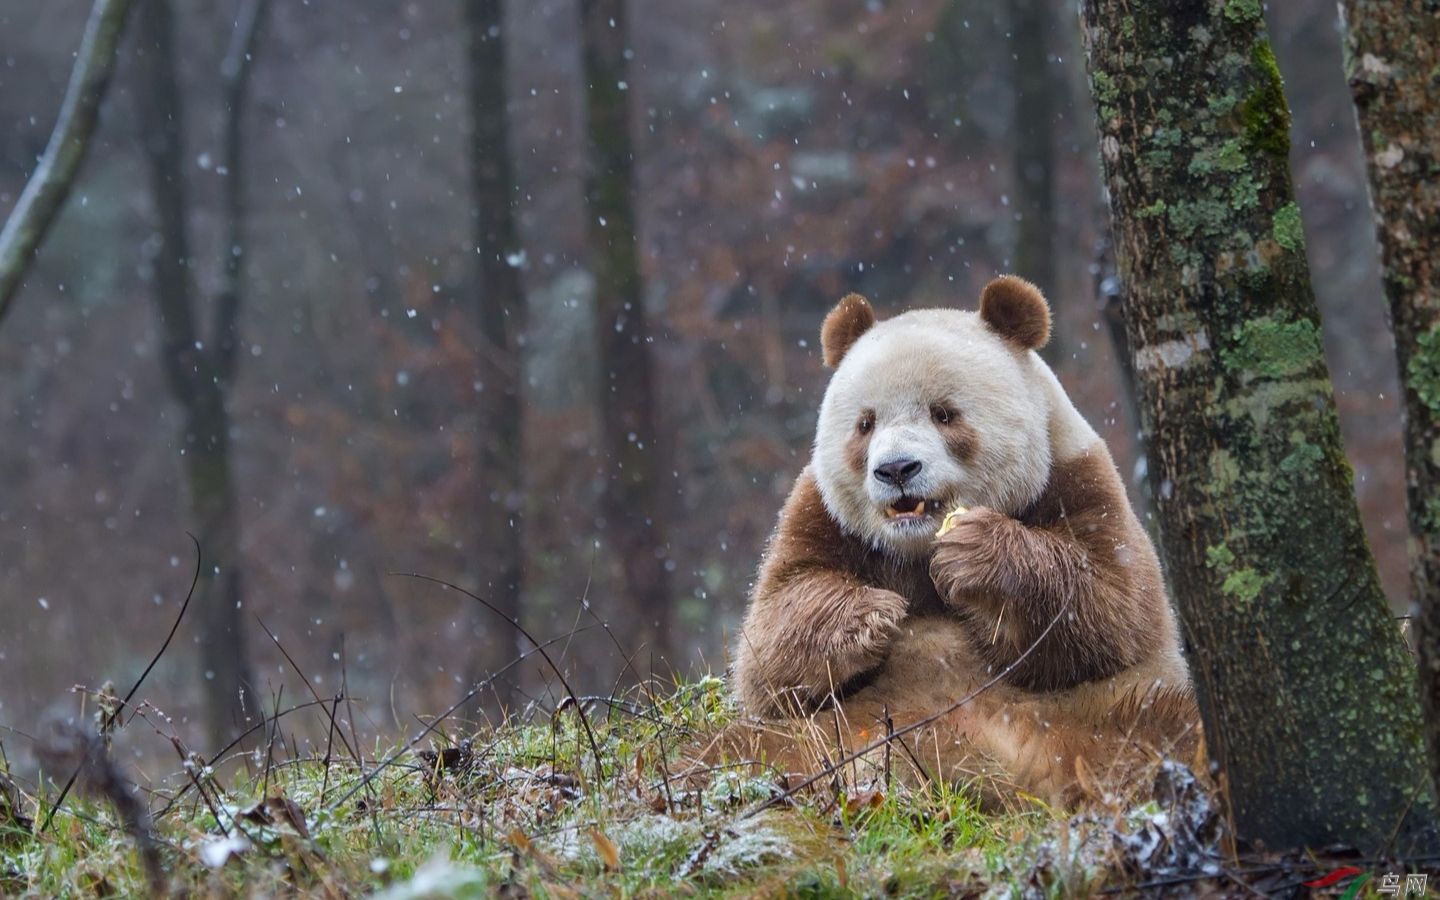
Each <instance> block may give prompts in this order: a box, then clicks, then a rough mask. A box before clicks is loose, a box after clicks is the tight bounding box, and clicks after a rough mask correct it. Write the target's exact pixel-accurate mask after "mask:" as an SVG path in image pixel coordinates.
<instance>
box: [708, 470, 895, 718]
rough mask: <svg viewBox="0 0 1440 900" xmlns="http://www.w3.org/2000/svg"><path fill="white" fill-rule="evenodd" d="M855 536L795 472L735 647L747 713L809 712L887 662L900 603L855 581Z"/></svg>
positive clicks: (739, 687)
mask: <svg viewBox="0 0 1440 900" xmlns="http://www.w3.org/2000/svg"><path fill="white" fill-rule="evenodd" d="M853 542H854V538H850V537H848V536H846V535H844V534H843V533H841V531H840V529H839V528H838V526H836V524H835V523H834V521H833V520H832V519H831V518H830V516H829V514H828V513H827V512H826V511H825V507H824V503H823V502H822V501H821V499H820V494H819V490H818V489H817V488H816V486H815V482H814V479H813V477H811V476H810V474H809V472H808V471H807V472H805V473H802V474H801V476H800V479H799V480H798V481H797V482H796V485H795V489H794V490H793V491H792V492H791V494H790V497H789V499H788V500H787V501H786V503H785V507H784V509H782V511H781V513H780V521H779V524H778V525H777V527H776V530H775V534H774V536H773V537H772V538H771V540H770V544H769V546H768V547H767V548H766V550H765V558H764V560H763V561H762V563H761V566H760V577H759V580H758V582H757V583H756V585H755V590H754V592H753V593H752V594H751V597H750V607H749V609H748V610H747V612H746V615H745V622H744V624H743V625H742V626H741V632H740V636H739V640H738V641H737V643H736V647H735V657H734V676H735V687H736V691H737V693H738V694H739V697H740V701H741V704H742V705H743V706H744V707H745V708H746V709H747V710H748V711H749V712H751V713H752V714H756V715H767V716H768V715H779V714H785V713H793V712H796V711H797V707H798V708H799V709H805V708H809V707H813V706H814V705H815V704H817V703H818V702H820V701H822V700H823V699H824V698H825V697H827V696H828V695H830V694H831V693H832V692H837V691H839V689H841V688H843V687H844V686H845V684H846V682H849V681H851V680H852V679H854V678H856V676H859V675H863V674H864V673H866V672H868V671H870V670H872V669H874V668H875V667H876V666H878V665H879V664H880V663H881V662H882V661H883V660H884V658H885V654H886V652H887V651H888V650H889V647H890V643H891V641H892V640H893V639H894V637H895V635H896V634H897V633H898V631H899V625H900V621H901V619H903V618H904V617H905V614H906V609H907V603H906V601H905V599H904V598H903V597H901V596H900V595H899V594H896V593H894V592H892V591H887V590H881V589H879V588H877V587H874V586H873V585H870V584H868V583H866V581H865V579H864V578H862V577H861V575H860V573H859V571H858V567H857V566H856V564H855V563H856V560H857V559H858V558H859V555H860V554H858V553H856V552H855V548H853V547H851V546H850V545H851V544H852V543H853Z"/></svg>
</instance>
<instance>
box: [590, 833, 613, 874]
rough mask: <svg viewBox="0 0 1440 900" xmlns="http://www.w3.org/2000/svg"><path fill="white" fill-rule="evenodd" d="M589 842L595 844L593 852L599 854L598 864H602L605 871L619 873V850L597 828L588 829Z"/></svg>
mask: <svg viewBox="0 0 1440 900" xmlns="http://www.w3.org/2000/svg"><path fill="white" fill-rule="evenodd" d="M590 840H592V841H594V842H595V850H596V852H598V853H599V854H600V862H601V863H603V864H604V866H605V871H607V872H618V871H620V848H619V847H617V846H615V842H614V841H612V840H610V839H609V838H608V837H606V836H605V835H604V833H603V832H601V831H600V829H598V828H592V829H590Z"/></svg>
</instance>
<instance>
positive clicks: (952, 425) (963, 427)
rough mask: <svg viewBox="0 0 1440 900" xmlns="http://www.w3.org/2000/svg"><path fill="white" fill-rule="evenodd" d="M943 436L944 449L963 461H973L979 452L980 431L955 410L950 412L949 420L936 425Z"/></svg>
mask: <svg viewBox="0 0 1440 900" xmlns="http://www.w3.org/2000/svg"><path fill="white" fill-rule="evenodd" d="M937 427H938V428H939V429H940V433H941V434H943V435H944V436H945V449H947V450H949V451H950V455H951V456H953V457H955V458H956V459H958V460H960V461H961V462H963V463H968V462H973V461H974V459H975V455H976V454H977V453H979V452H980V433H979V432H978V431H976V430H975V429H974V427H972V426H971V425H970V423H968V422H966V421H965V417H964V416H963V415H962V414H960V413H957V412H952V413H951V414H950V421H949V422H946V423H945V424H943V425H939V426H937Z"/></svg>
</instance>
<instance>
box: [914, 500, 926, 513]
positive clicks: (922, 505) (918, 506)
mask: <svg viewBox="0 0 1440 900" xmlns="http://www.w3.org/2000/svg"><path fill="white" fill-rule="evenodd" d="M915 515H917V516H923V515H925V501H924V500H921V501H920V502H919V503H917V504H915Z"/></svg>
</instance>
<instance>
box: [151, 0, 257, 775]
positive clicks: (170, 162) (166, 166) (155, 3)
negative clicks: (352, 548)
mask: <svg viewBox="0 0 1440 900" xmlns="http://www.w3.org/2000/svg"><path fill="white" fill-rule="evenodd" d="M262 7H263V0H252V2H251V3H248V4H247V5H246V10H245V11H244V12H242V16H241V20H242V27H243V28H245V29H246V30H245V31H244V32H243V33H237V42H238V44H239V47H240V49H238V50H233V51H232V54H230V55H227V60H228V63H227V64H225V65H223V66H222V72H221V76H222V79H224V80H225V81H224V87H225V95H226V97H227V98H228V99H229V100H230V101H231V102H232V104H234V105H233V106H232V108H231V109H230V110H228V111H227V114H228V116H229V120H228V122H227V126H226V132H227V137H226V142H225V146H226V160H225V163H226V168H227V170H228V171H230V172H238V171H239V169H240V164H241V156H240V151H241V147H242V143H241V141H240V136H239V129H240V114H241V107H240V106H239V104H240V102H241V101H242V100H243V98H244V96H245V87H244V79H245V78H246V77H247V73H248V71H249V66H248V65H245V64H240V59H239V57H245V56H248V55H249V54H250V49H251V43H250V42H251V41H252V40H253V38H254V34H255V29H256V27H257V26H258V21H259V17H260V12H261V10H262ZM141 16H142V22H141V28H140V31H141V34H142V36H143V37H142V39H141V46H140V54H141V56H142V60H143V63H144V66H143V69H144V72H143V85H142V87H141V91H140V95H141V96H140V104H139V106H140V118H141V123H140V124H141V133H142V138H143V140H144V142H145V157H146V160H147V162H148V164H149V169H150V180H151V196H152V198H153V200H154V203H155V211H156V217H157V220H158V221H157V231H156V235H155V240H153V241H151V242H149V244H150V245H151V246H153V247H154V253H153V256H152V257H151V259H150V266H151V269H152V273H153V274H152V278H153V282H154V283H153V291H154V299H155V306H156V310H157V312H158V314H159V319H160V330H161V348H160V355H161V365H162V367H163V370H164V374H165V380H166V384H167V385H168V387H169V388H170V392H171V394H172V395H173V396H174V397H175V399H176V401H178V402H179V404H180V406H181V408H182V410H183V415H184V429H183V432H182V447H181V454H182V457H183V461H184V469H185V476H186V484H187V486H188V489H189V498H190V509H191V513H192V515H193V516H194V521H195V528H196V531H197V538H198V540H199V542H200V549H201V554H202V562H203V564H202V566H201V569H200V579H199V583H198V584H197V586H196V595H195V604H196V611H197V612H198V613H199V617H200V623H199V624H200V665H199V669H200V672H201V681H202V683H203V685H204V691H205V698H206V705H207V713H208V717H209V737H210V742H211V746H214V747H219V746H224V745H225V744H227V743H229V741H230V740H231V739H232V738H233V737H234V736H235V735H236V734H237V733H238V732H239V731H240V730H242V726H243V725H244V723H245V722H246V720H247V719H248V718H249V717H250V716H252V715H253V714H254V713H255V712H257V711H258V708H257V705H256V704H257V703H258V701H259V698H258V697H257V696H256V695H255V694H254V691H253V688H252V684H253V681H252V679H251V676H250V668H249V662H248V656H247V653H246V640H245V629H244V627H243V625H244V619H243V611H242V609H241V600H242V597H243V591H242V585H241V571H240V562H241V560H240V524H239V511H238V509H237V505H236V497H235V481H234V464H233V461H232V455H231V444H230V437H231V435H230V432H231V422H230V414H229V411H228V409H227V406H226V402H227V399H228V394H229V388H230V385H231V383H232V382H233V379H234V375H235V365H236V361H237V359H238V353H237V348H238V345H239V337H238V328H237V318H238V315H239V310H240V287H239V282H240V262H239V260H240V258H241V251H240V250H239V249H237V248H243V240H242V238H243V233H242V230H241V217H242V215H243V207H242V200H241V196H240V193H239V189H238V185H237V186H236V187H235V188H234V190H233V191H227V200H226V214H227V217H231V218H232V220H231V221H230V222H228V223H227V229H226V234H227V236H228V237H229V240H230V241H231V242H234V243H232V245H231V246H230V247H227V248H226V249H227V250H228V251H229V252H228V254H227V255H229V256H232V257H234V258H235V262H234V263H233V266H234V268H233V269H232V268H231V265H232V264H231V263H229V262H227V264H226V270H225V271H226V276H225V282H224V283H225V287H224V288H223V289H222V292H221V296H220V298H219V301H220V302H219V303H217V308H216V315H215V321H214V323H213V325H214V328H213V333H212V336H211V338H210V340H208V341H207V340H201V337H200V336H201V334H202V333H203V332H202V331H201V329H200V323H199V322H198V316H197V315H196V312H195V310H194V308H193V305H192V297H193V294H194V285H193V283H192V281H193V279H192V274H191V254H190V244H189V239H188V236H187V232H186V222H185V219H186V215H187V213H188V209H189V203H188V199H187V195H186V190H185V180H184V174H183V173H184V168H185V166H184V159H185V154H184V147H183V141H182V137H183V134H184V119H183V115H182V106H181V102H180V88H179V83H178V80H177V78H176V66H175V23H174V14H173V11H172V9H171V7H170V3H169V0H141ZM236 54H238V55H239V56H238V57H237V56H236Z"/></svg>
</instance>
